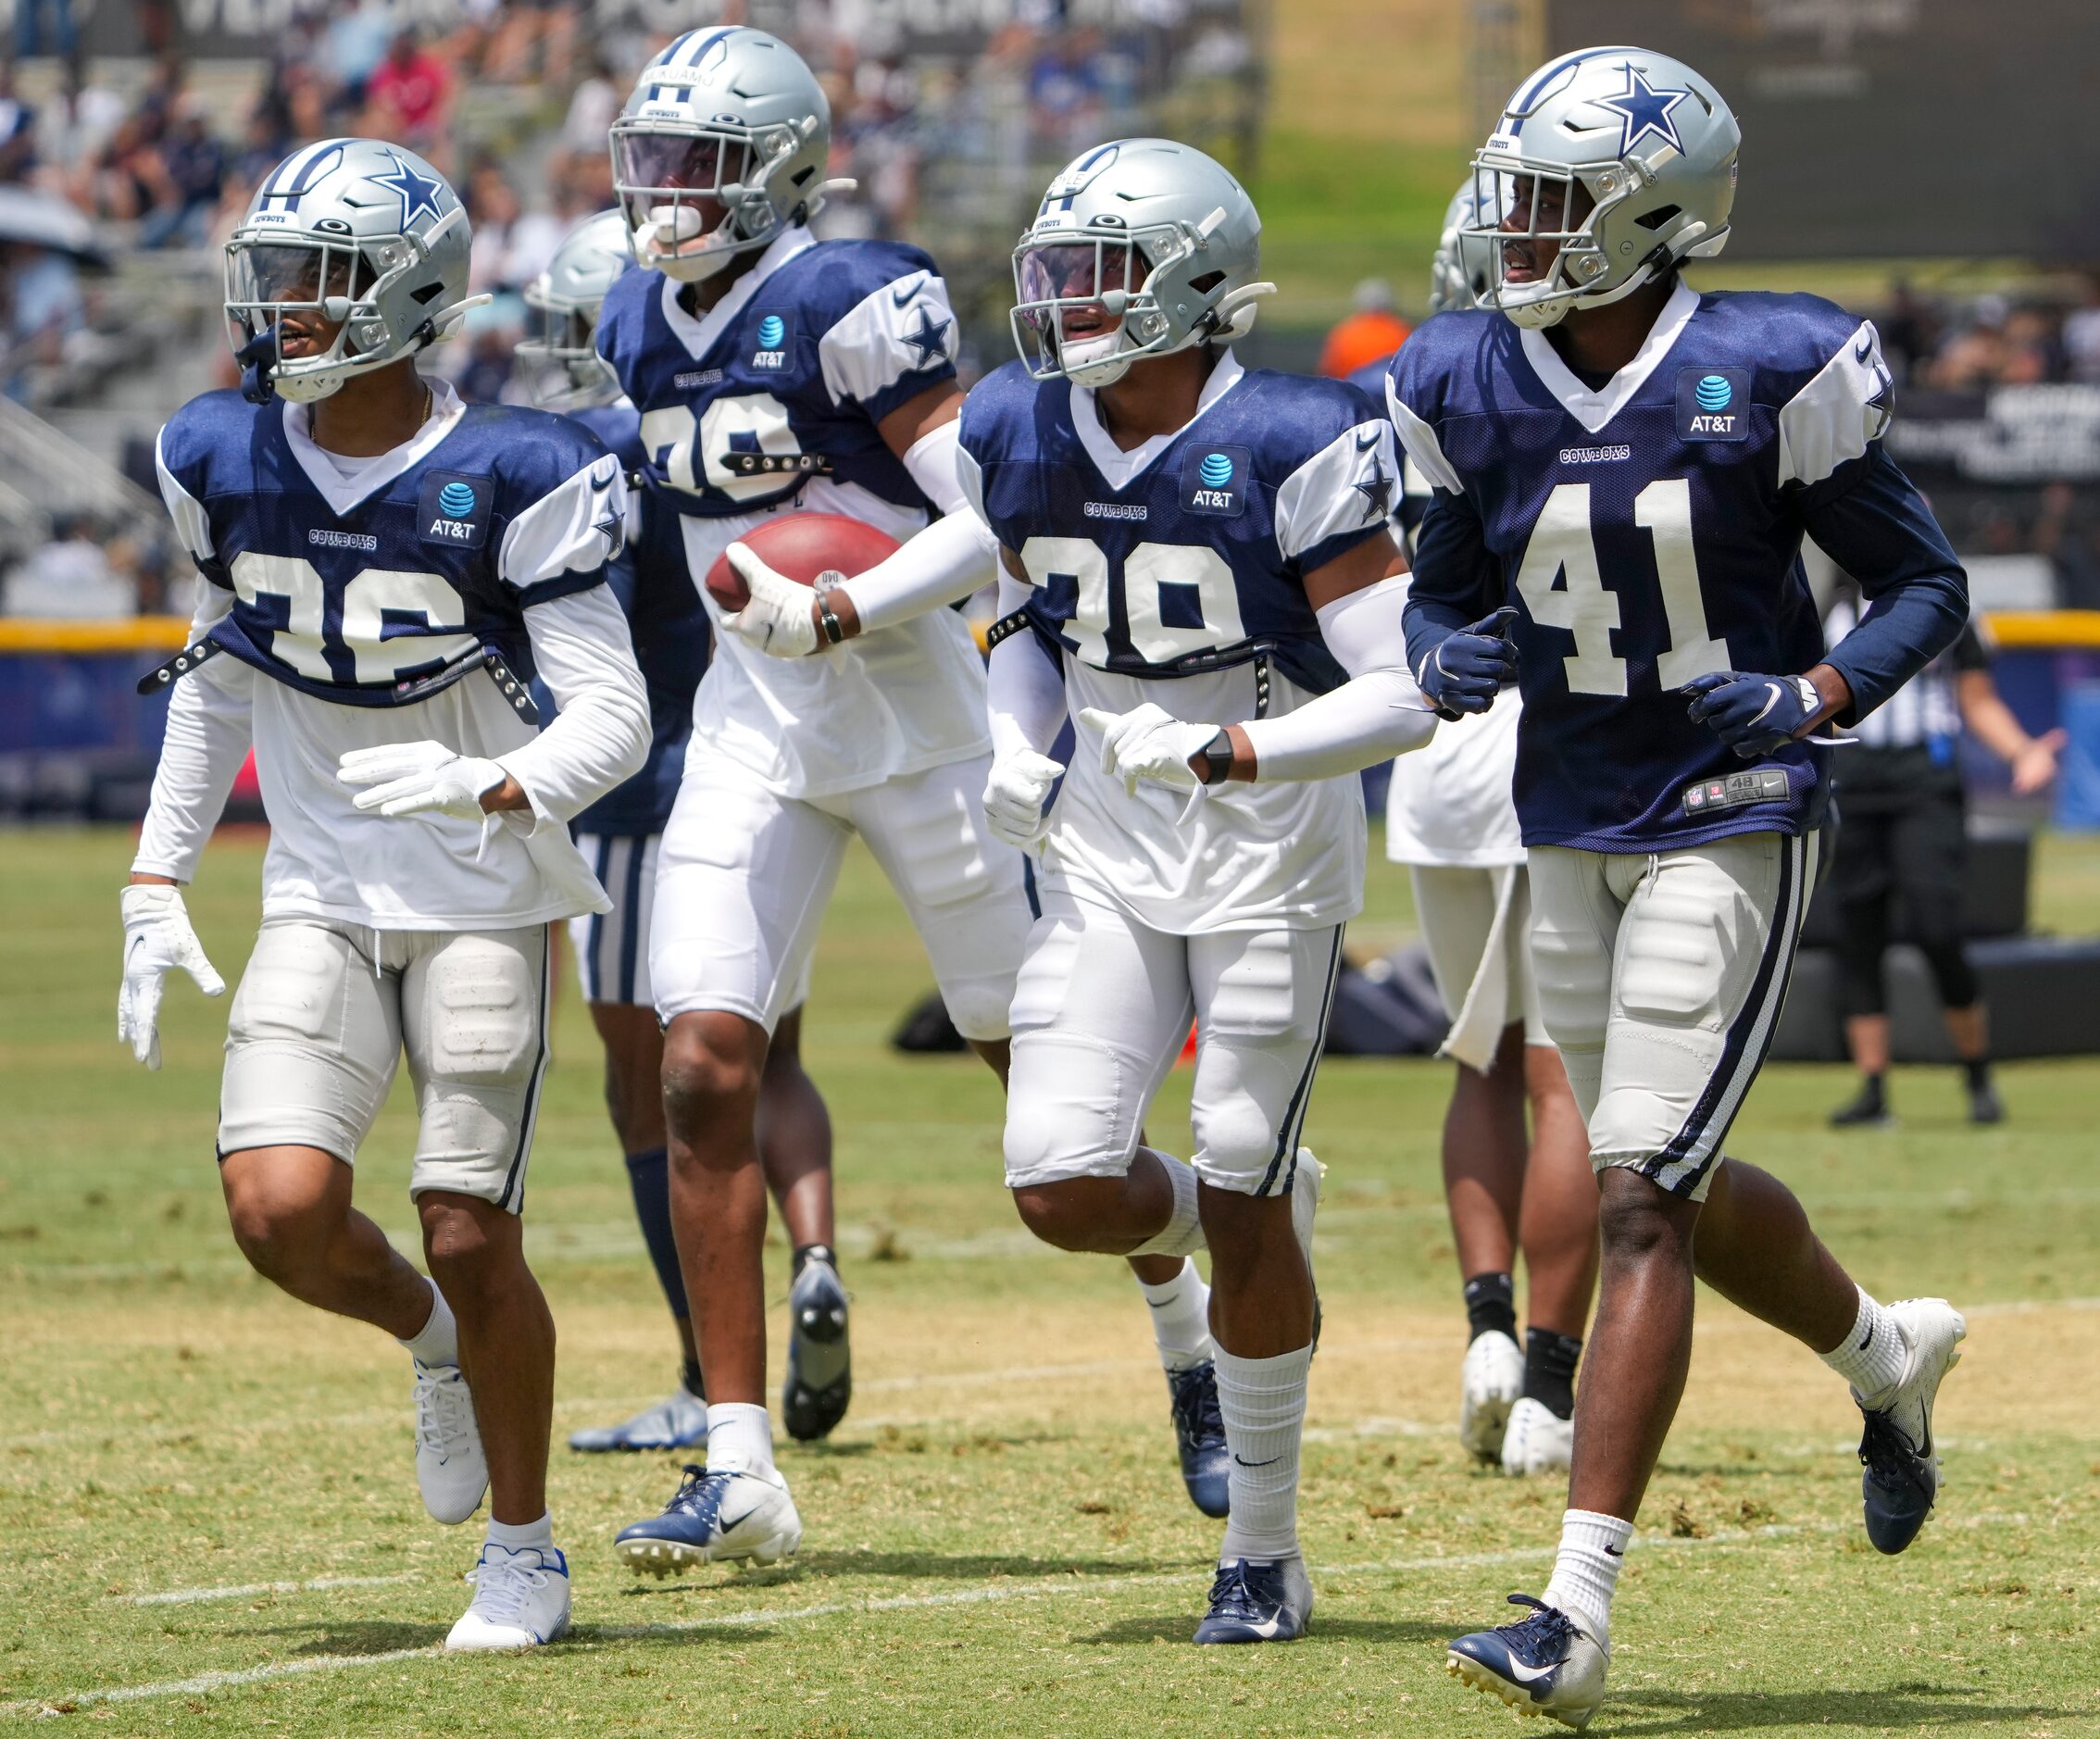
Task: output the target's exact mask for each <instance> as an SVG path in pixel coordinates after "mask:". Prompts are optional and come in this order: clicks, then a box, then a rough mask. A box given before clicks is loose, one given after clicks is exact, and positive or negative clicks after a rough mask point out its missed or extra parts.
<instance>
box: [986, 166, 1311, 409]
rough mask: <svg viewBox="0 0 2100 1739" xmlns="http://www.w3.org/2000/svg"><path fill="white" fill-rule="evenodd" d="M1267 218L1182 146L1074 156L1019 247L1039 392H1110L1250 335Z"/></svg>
mask: <svg viewBox="0 0 2100 1739" xmlns="http://www.w3.org/2000/svg"><path fill="white" fill-rule="evenodd" d="M1259 269H1261V218H1260V216H1259V215H1258V214H1257V213H1256V210H1255V207H1254V201H1253V200H1251V199H1249V198H1248V197H1247V194H1246V190H1245V189H1244V188H1243V187H1242V186H1241V185H1240V183H1239V182H1238V181H1234V180H1233V179H1232V177H1231V175H1230V174H1228V173H1227V172H1226V170H1225V168H1224V166H1223V165H1222V164H1219V163H1216V162H1213V161H1212V160H1211V159H1210V158H1209V157H1206V156H1204V154H1203V153H1202V152H1200V151H1198V150H1196V149H1194V147H1193V146H1190V145H1185V144H1176V143H1175V142H1174V141H1173V140H1171V139H1119V140H1117V141H1115V142H1114V143H1113V144H1105V145H1096V146H1095V147H1094V149H1093V150H1091V151H1089V152H1086V153H1085V154H1084V155H1083V156H1080V157H1078V158H1076V159H1074V160H1073V161H1072V162H1071V163H1070V164H1069V165H1068V166H1067V167H1066V168H1065V169H1064V171H1063V172H1062V173H1061V174H1060V175H1059V176H1058V177H1057V179H1056V181H1052V182H1051V183H1050V191H1049V192H1048V193H1046V194H1044V196H1043V206H1042V209H1040V210H1039V211H1038V212H1037V213H1036V214H1035V221H1034V222H1033V223H1031V224H1030V225H1029V227H1028V230H1027V231H1026V232H1025V233H1024V234H1023V235H1022V236H1021V239H1020V243H1019V246H1017V247H1016V248H1015V249H1014V290H1015V307H1014V311H1013V316H1012V320H1013V332H1014V347H1015V348H1016V349H1017V350H1019V352H1020V358H1021V361H1022V362H1024V363H1025V364H1027V365H1028V369H1029V372H1030V373H1031V375H1033V376H1034V378H1035V379H1036V380H1038V381H1048V380H1053V379H1055V378H1056V376H1058V375H1065V376H1067V377H1069V379H1071V380H1073V381H1075V382H1078V383H1079V384H1080V385H1081V386H1088V387H1094V386H1106V385H1108V384H1109V383H1111V382H1115V381H1119V380H1121V379H1122V377H1123V374H1124V371H1125V370H1126V369H1129V368H1130V366H1131V363H1133V362H1135V361H1138V360H1139V359H1140V358H1142V357H1164V356H1167V355H1169V354H1170V353H1171V352H1173V351H1177V350H1185V349H1187V348H1188V347H1189V346H1190V345H1192V344H1207V343H1211V342H1213V341H1217V342H1224V341H1228V340H1231V339H1233V338H1237V337H1240V336H1241V335H1243V334H1244V333H1245V332H1249V331H1251V330H1252V329H1253V326H1254V322H1255V313H1256V307H1255V303H1256V298H1257V297H1260V296H1265V295H1270V294H1274V293H1275V290H1276V286H1275V285H1274V284H1272V283H1256V282H1255V281H1253V280H1254V275H1255V273H1256V271H1258V270H1259Z"/></svg>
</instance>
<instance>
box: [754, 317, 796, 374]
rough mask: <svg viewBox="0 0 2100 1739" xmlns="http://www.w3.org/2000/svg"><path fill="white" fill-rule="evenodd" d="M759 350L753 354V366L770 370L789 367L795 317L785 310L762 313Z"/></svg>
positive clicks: (759, 320)
mask: <svg viewBox="0 0 2100 1739" xmlns="http://www.w3.org/2000/svg"><path fill="white" fill-rule="evenodd" d="M757 337H758V348H757V349H756V350H754V351H753V352H752V353H751V366H752V367H753V368H754V369H768V370H772V369H784V368H786V367H787V366H788V361H787V357H788V350H789V348H790V346H791V345H793V344H794V315H793V314H792V313H788V312H786V311H784V310H779V309H775V310H770V311H761V313H760V314H759V316H758V333H757Z"/></svg>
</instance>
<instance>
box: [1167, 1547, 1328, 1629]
mask: <svg viewBox="0 0 2100 1739" xmlns="http://www.w3.org/2000/svg"><path fill="white" fill-rule="evenodd" d="M1312 1608H1313V1592H1312V1582H1311V1579H1310V1578H1309V1577H1307V1576H1306V1560H1305V1559H1304V1558H1282V1559H1280V1560H1278V1561H1277V1562H1275V1563H1273V1564H1256V1563H1255V1562H1253V1561H1252V1560H1251V1559H1248V1558H1234V1559H1232V1560H1231V1563H1229V1564H1220V1565H1219V1567H1218V1579H1217V1581H1215V1582H1213V1583H1211V1584H1210V1610H1209V1611H1208V1612H1206V1613H1205V1614H1204V1619H1203V1622H1202V1623H1201V1624H1199V1625H1197V1626H1196V1633H1195V1640H1196V1641H1197V1642H1199V1643H1294V1642H1296V1641H1297V1640H1298V1638H1299V1637H1301V1636H1303V1635H1304V1634H1305V1633H1306V1628H1307V1626H1309V1625H1310V1624H1311V1623H1312Z"/></svg>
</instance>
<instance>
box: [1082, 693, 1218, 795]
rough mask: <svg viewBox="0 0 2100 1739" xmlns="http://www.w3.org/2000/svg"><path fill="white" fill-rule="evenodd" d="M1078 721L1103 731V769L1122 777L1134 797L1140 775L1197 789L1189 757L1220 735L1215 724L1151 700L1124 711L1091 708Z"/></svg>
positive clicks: (1189, 789)
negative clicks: (1188, 718)
mask: <svg viewBox="0 0 2100 1739" xmlns="http://www.w3.org/2000/svg"><path fill="white" fill-rule="evenodd" d="M1080 723H1081V724H1082V725H1085V726H1086V727H1087V728H1088V729H1089V730H1092V731H1098V732H1101V770H1102V771H1103V772H1104V773H1106V774H1107V775H1108V776H1109V777H1110V778H1113V779H1120V780H1121V781H1122V782H1123V789H1124V790H1125V791H1127V792H1129V793H1130V794H1131V796H1133V797H1134V796H1136V795H1137V788H1138V781H1139V780H1141V779H1149V780H1152V781H1153V782H1155V783H1157V784H1162V785H1172V786H1174V787H1175V788H1176V789H1177V790H1181V791H1193V790H1197V789H1200V788H1201V787H1202V784H1203V781H1202V780H1200V779H1198V778H1197V777H1196V775H1195V769H1194V768H1193V767H1191V766H1190V765H1189V757H1190V756H1192V755H1194V754H1195V753H1197V751H1199V750H1200V749H1202V748H1204V747H1205V746H1206V744H1208V743H1209V742H1210V740H1211V738H1213V737H1215V736H1216V735H1217V734H1218V727H1217V726H1216V725H1212V724H1184V723H1183V722H1182V721H1181V719H1177V718H1175V717H1174V716H1173V714H1171V713H1170V712H1169V711H1168V710H1167V709H1166V708H1165V707H1160V706H1156V705H1155V704H1154V703H1153V702H1151V701H1149V700H1148V701H1146V702H1145V703H1144V706H1142V707H1133V708H1132V709H1131V711H1129V712H1124V713H1114V712H1104V711H1103V710H1102V709H1101V708H1100V707H1086V708H1085V709H1084V710H1083V711H1081V714H1080Z"/></svg>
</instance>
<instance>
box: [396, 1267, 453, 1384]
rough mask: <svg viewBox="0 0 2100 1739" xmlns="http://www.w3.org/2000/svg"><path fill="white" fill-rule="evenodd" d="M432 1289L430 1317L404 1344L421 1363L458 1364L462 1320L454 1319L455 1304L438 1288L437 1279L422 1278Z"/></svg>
mask: <svg viewBox="0 0 2100 1739" xmlns="http://www.w3.org/2000/svg"><path fill="white" fill-rule="evenodd" d="M423 1283H424V1284H425V1285H427V1286H428V1287H430V1289H431V1319H430V1320H429V1321H428V1322H426V1323H424V1324H423V1326H422V1327H421V1328H419V1329H418V1330H417V1331H416V1332H415V1333H414V1334H412V1335H410V1336H409V1337H408V1338H407V1339H406V1340H405V1341H403V1342H402V1343H401V1344H402V1345H404V1346H406V1348H407V1349H408V1350H409V1352H410V1353H411V1354H413V1355H414V1356H415V1358H416V1360H417V1362H418V1363H419V1364H425V1365H456V1364H457V1363H458V1362H459V1324H458V1323H457V1322H456V1321H455V1320H453V1316H452V1307H451V1306H450V1305H448V1304H446V1303H445V1301H444V1294H443V1293H442V1292H440V1291H438V1289H437V1282H435V1281H425V1282H423Z"/></svg>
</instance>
